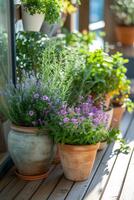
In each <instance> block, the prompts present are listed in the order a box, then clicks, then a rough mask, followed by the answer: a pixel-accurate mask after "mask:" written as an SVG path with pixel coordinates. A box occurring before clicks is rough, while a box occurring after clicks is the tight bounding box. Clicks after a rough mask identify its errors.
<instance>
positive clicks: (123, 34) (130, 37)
mask: <svg viewBox="0 0 134 200" xmlns="http://www.w3.org/2000/svg"><path fill="white" fill-rule="evenodd" d="M111 9H112V11H113V13H114V15H115V17H116V21H117V27H116V36H117V40H118V41H119V42H121V43H122V44H124V45H133V43H134V15H133V13H134V2H133V0H114V1H113V3H112V5H111Z"/></svg>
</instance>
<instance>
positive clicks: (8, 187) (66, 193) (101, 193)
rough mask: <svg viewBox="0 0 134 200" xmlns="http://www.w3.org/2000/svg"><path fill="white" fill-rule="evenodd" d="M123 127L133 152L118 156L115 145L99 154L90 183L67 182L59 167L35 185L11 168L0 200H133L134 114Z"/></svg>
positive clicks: (0, 185) (0, 189)
mask: <svg viewBox="0 0 134 200" xmlns="http://www.w3.org/2000/svg"><path fill="white" fill-rule="evenodd" d="M120 127H121V130H122V135H123V137H125V138H126V139H127V140H128V142H129V145H130V147H131V151H130V152H129V154H119V155H117V154H116V153H115V150H116V149H118V144H117V143H116V144H111V145H109V146H108V148H107V149H105V150H103V151H100V152H98V154H97V158H96V162H95V164H94V168H93V171H92V173H91V175H90V177H89V179H88V180H87V181H84V182H77V183H75V182H72V181H69V180H67V179H65V178H64V175H63V171H62V168H61V166H60V165H56V166H54V167H53V169H52V171H51V174H50V175H49V177H48V178H47V179H46V180H39V181H32V182H26V181H23V180H20V179H19V178H17V177H16V176H15V174H14V169H11V170H10V171H9V172H8V173H7V174H6V175H5V176H4V177H3V179H2V180H0V200H12V199H15V200H29V199H31V200H82V199H83V200H134V189H133V187H134V151H133V150H134V114H128V113H125V115H124V117H123V120H122V122H121V125H120Z"/></svg>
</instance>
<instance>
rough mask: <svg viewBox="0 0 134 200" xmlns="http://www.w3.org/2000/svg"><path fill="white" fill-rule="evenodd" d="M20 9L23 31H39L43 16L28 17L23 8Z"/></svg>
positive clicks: (28, 14)
mask: <svg viewBox="0 0 134 200" xmlns="http://www.w3.org/2000/svg"><path fill="white" fill-rule="evenodd" d="M21 8H22V9H21V10H22V21H23V28H24V30H25V31H40V29H41V26H42V24H43V21H44V18H45V15H44V14H34V15H30V13H28V12H26V10H25V9H24V7H23V6H22V7H21Z"/></svg>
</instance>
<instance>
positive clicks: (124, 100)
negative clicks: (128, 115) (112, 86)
mask: <svg viewBox="0 0 134 200" xmlns="http://www.w3.org/2000/svg"><path fill="white" fill-rule="evenodd" d="M130 83H131V81H130V80H128V79H127V77H126V79H124V80H123V81H122V82H121V83H120V85H119V88H118V89H117V90H116V91H115V94H114V96H113V98H112V104H113V108H114V112H113V119H112V123H111V127H113V128H118V127H119V124H120V121H121V119H122V116H123V114H124V112H125V110H126V109H127V110H128V111H129V112H132V111H133V110H134V103H133V102H132V100H131V99H130V98H129V96H130V89H131V88H130Z"/></svg>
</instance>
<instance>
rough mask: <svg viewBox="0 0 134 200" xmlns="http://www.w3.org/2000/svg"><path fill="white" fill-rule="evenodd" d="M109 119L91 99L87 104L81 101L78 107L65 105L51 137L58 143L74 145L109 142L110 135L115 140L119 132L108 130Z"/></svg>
mask: <svg viewBox="0 0 134 200" xmlns="http://www.w3.org/2000/svg"><path fill="white" fill-rule="evenodd" d="M108 117H109V116H108V114H106V113H105V112H104V111H103V110H102V108H101V107H96V106H94V105H93V100H92V98H91V97H88V99H87V101H86V102H83V100H81V102H80V103H79V105H78V106H77V107H68V106H67V105H66V104H64V105H62V107H61V108H60V110H59V111H58V114H57V122H56V124H55V125H53V126H52V127H51V135H52V136H53V137H54V139H55V141H56V142H57V143H63V144H73V145H86V144H96V143H98V142H100V141H103V140H107V141H108V139H109V138H110V135H111V136H112V138H113V139H115V138H116V137H115V135H118V134H119V131H118V130H117V131H116V130H109V131H108V130H107V129H106V124H107V120H108ZM54 121H55V120H54ZM110 140H111V141H112V139H110Z"/></svg>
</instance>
